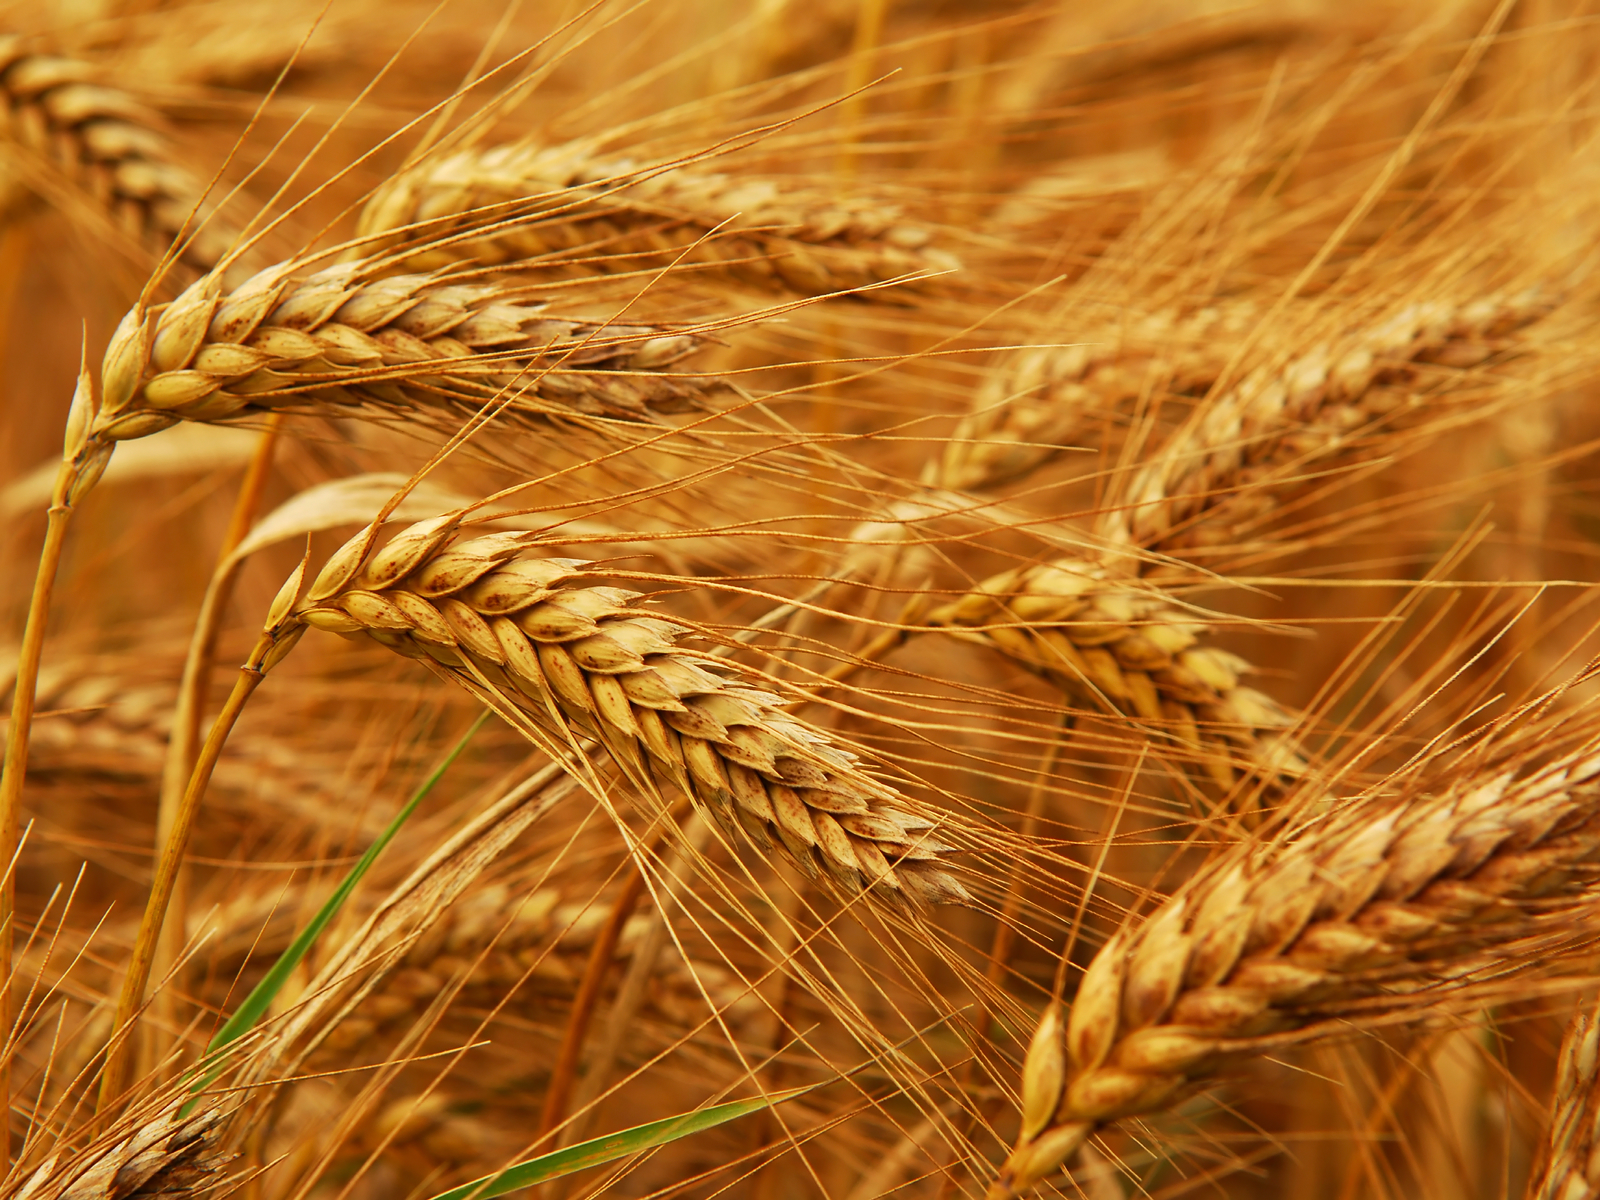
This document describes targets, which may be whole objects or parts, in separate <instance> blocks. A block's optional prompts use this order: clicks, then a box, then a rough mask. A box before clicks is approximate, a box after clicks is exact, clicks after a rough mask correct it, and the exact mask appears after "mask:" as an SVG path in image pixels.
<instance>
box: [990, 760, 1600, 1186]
mask: <svg viewBox="0 0 1600 1200" xmlns="http://www.w3.org/2000/svg"><path fill="white" fill-rule="evenodd" d="M1439 782H1442V783H1443V786H1441V787H1439V788H1438V791H1437V792H1430V791H1428V790H1425V789H1427V787H1428V785H1430V784H1434V785H1435V786H1437V785H1438V783H1439ZM1597 861H1600V743H1596V742H1594V741H1592V740H1591V741H1589V742H1587V743H1586V744H1583V745H1582V746H1580V747H1579V748H1578V749H1577V750H1575V751H1573V752H1570V753H1568V754H1566V755H1564V756H1562V758H1561V759H1560V760H1558V761H1557V762H1555V763H1553V764H1552V765H1550V766H1546V767H1543V768H1540V769H1536V770H1533V771H1530V772H1528V773H1527V774H1525V775H1523V776H1521V777H1520V778H1519V777H1517V776H1516V773H1515V770H1514V769H1505V770H1499V771H1484V770H1481V769H1480V770H1478V771H1476V772H1471V773H1464V774H1463V775H1462V776H1461V777H1459V778H1457V779H1454V780H1446V781H1435V780H1431V779H1427V778H1424V779H1422V780H1421V781H1420V782H1419V783H1414V784H1413V785H1412V786H1410V787H1409V788H1408V789H1407V794H1405V795H1404V796H1403V797H1402V798H1401V799H1399V800H1397V801H1373V802H1368V803H1358V804H1353V805H1351V806H1349V807H1348V808H1347V809H1346V810H1345V811H1343V812H1342V813H1339V814H1337V815H1335V816H1333V817H1331V818H1328V819H1327V820H1325V821H1324V822H1322V823H1321V824H1320V826H1318V827H1314V828H1313V829H1311V830H1310V831H1309V832H1307V833H1305V834H1304V835H1303V836H1301V837H1300V838H1299V839H1298V840H1296V841H1293V842H1288V843H1284V842H1282V841H1279V842H1277V843H1275V844H1274V843H1245V844H1243V845H1241V846H1240V847H1238V848H1237V849H1236V850H1234V851H1232V852H1230V853H1229V854H1227V855H1225V856H1224V857H1222V858H1220V859H1219V860H1218V861H1217V862H1215V863H1214V864H1213V865H1212V866H1211V867H1210V868H1209V869H1207V870H1205V871H1203V872H1201V873H1200V874H1199V875H1197V876H1195V877H1194V878H1193V879H1192V880H1191V881H1190V882H1189V883H1188V884H1187V885H1186V886H1185V887H1183V888H1182V889H1181V890H1180V891H1179V892H1178V893H1176V894H1175V895H1174V896H1173V897H1172V898H1171V899H1169V900H1168V901H1167V902H1166V903H1164V904H1163V905H1161V906H1160V907H1159V908H1158V909H1156V910H1155V911H1154V912H1153V913H1151V914H1150V915H1149V916H1148V917H1147V918H1146V919H1145V920H1143V921H1141V922H1139V923H1138V925H1137V926H1135V927H1130V928H1125V929H1124V930H1122V931H1121V932H1119V933H1118V934H1116V935H1115V936H1114V937H1113V938H1112V940H1111V941H1110V942H1109V943H1108V944H1107V945H1106V946H1105V947H1104V948H1103V949H1102V950H1101V951H1100V953H1099V954H1097V955H1096V956H1095V959H1094V961H1093V962H1092V963H1091V964H1090V966H1089V968H1088V970H1087V971H1086V972H1085V973H1084V976H1083V978H1082V981H1081V982H1080V984H1079V987H1078V994H1077V997H1076V999H1075V1000H1074V1001H1073V1004H1072V1012H1071V1016H1070V1018H1069V1019H1068V1020H1067V1021H1066V1024H1065V1026H1064V1027H1063V1025H1062V1022H1061V1020H1060V1017H1059V1015H1058V1014H1057V1013H1056V1012H1055V1010H1053V1009H1052V1010H1051V1011H1050V1012H1049V1013H1047V1015H1046V1017H1045V1019H1044V1021H1043V1022H1042V1023H1041V1025H1040V1027H1039V1030H1038V1032H1037V1033H1036V1034H1035V1037H1034V1041H1033V1045H1032V1047H1031V1048H1030V1050H1029V1053H1028V1061H1027V1065H1026V1067H1025V1068H1024V1083H1023V1112H1024V1116H1023V1129H1022V1136H1021V1138H1020V1140H1019V1142H1018V1144H1017V1148H1016V1150H1015V1151H1014V1152H1013V1153H1012V1155H1011V1157H1010V1159H1009V1160H1008V1161H1007V1164H1006V1166H1005V1169H1004V1170H1003V1172H1002V1174H1001V1176H1000V1180H999V1182H998V1183H997V1184H996V1186H995V1188H994V1189H993V1191H992V1192H991V1195H992V1196H996V1197H998V1196H1004V1195H1008V1194H1010V1193H1011V1192H1012V1191H1015V1190H1020V1189H1022V1188H1025V1187H1028V1186H1030V1185H1031V1184H1033V1183H1035V1182H1037V1181H1038V1180H1040V1179H1042V1178H1044V1177H1045V1176H1046V1175H1047V1174H1049V1173H1050V1172H1051V1171H1053V1170H1054V1169H1055V1168H1056V1167H1057V1166H1058V1165H1060V1163H1062V1162H1063V1161H1064V1160H1065V1159H1066V1157H1067V1156H1068V1155H1070V1154H1071V1153H1072V1151H1073V1150H1074V1149H1076V1147H1077V1146H1078V1145H1079V1144H1081V1143H1082V1141H1083V1140H1084V1139H1085V1138H1086V1137H1088V1136H1089V1134H1091V1133H1092V1132H1093V1131H1094V1130H1095V1129H1096V1128H1097V1127H1098V1126H1100V1125H1102V1124H1105V1123H1107V1122H1110V1121H1114V1120H1117V1119H1119V1118H1121V1117H1127V1116H1134V1115H1137V1114H1139V1113H1144V1112H1150V1111H1152V1110H1154V1109H1158V1108H1161V1107H1164V1106H1166V1105H1167V1104H1169V1103H1170V1102H1171V1101H1172V1100H1173V1098H1174V1097H1176V1096H1178V1095H1179V1094H1180V1093H1182V1092H1183V1091H1184V1090H1186V1089H1188V1088H1190V1087H1192V1086H1195V1085H1198V1084H1202V1083H1204V1082H1205V1081H1206V1080H1208V1079H1210V1078H1212V1077H1214V1076H1215V1075H1216V1073H1217V1071H1218V1070H1219V1068H1220V1067H1222V1066H1223V1065H1224V1064H1225V1063H1226V1062H1227V1061H1228V1060H1229V1059H1230V1058H1231V1057H1236V1056H1242V1055H1243V1056H1247V1055H1251V1054H1256V1053H1260V1052H1262V1051H1263V1050H1264V1049H1265V1048H1266V1047H1267V1046H1268V1045H1269V1044H1271V1045H1281V1044H1283V1043H1284V1042H1285V1040H1296V1039H1301V1038H1311V1037H1317V1036H1325V1035H1328V1034H1332V1033H1336V1032H1337V1031H1339V1030H1341V1029H1348V1028H1349V1018H1350V1017H1352V1016H1356V1015H1358V1014H1366V1015H1369V1016H1370V1015H1374V1014H1376V1013H1380V1012H1383V1011H1386V1010H1387V1011H1398V1012H1408V1011H1409V1012H1412V1013H1415V1014H1417V1015H1421V1014H1423V1013H1425V1012H1426V1011H1428V1010H1429V1009H1436V1008H1437V1006H1438V1004H1439V1003H1440V1001H1441V999H1442V998H1446V997H1448V995H1449V993H1450V990H1451V988H1452V986H1453V985H1457V986H1459V985H1464V984H1466V983H1468V982H1470V977H1471V976H1472V974H1473V973H1474V972H1476V971H1479V970H1489V971H1493V972H1496V973H1499V972H1503V971H1506V970H1518V969H1520V970H1529V969H1532V968H1533V967H1534V966H1536V965H1538V964H1539V963H1540V962H1541V960H1543V959H1545V958H1547V957H1548V955H1549V954H1550V953H1551V952H1552V951H1553V950H1559V948H1560V946H1561V944H1562V942H1563V940H1568V939H1571V938H1572V937H1574V936H1576V935H1577V934H1578V932H1579V930H1580V928H1581V926H1582V925H1583V923H1584V922H1585V921H1587V920H1589V919H1591V918H1590V916H1589V913H1590V909H1589V907H1588V906H1589V905H1590V904H1591V903H1592V900H1593V894H1592V892H1591V891H1590V890H1589V885H1590V884H1591V883H1592V882H1593V880H1594V878H1595V877H1596V874H1597ZM1519 943H1520V944H1519ZM1513 947H1515V948H1513ZM1267 1035H1279V1036H1278V1037H1276V1038H1274V1039H1273V1040H1272V1042H1270V1043H1268V1042H1266V1041H1264V1040H1263V1039H1265V1038H1266V1037H1267Z"/></svg>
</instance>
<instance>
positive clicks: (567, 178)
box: [360, 141, 960, 296]
mask: <svg viewBox="0 0 1600 1200" xmlns="http://www.w3.org/2000/svg"><path fill="white" fill-rule="evenodd" d="M596 151H597V147H596V146H595V144H594V143H592V142H588V141H575V142H567V143H563V144H560V145H555V146H540V145H530V144H525V143H513V144H509V145H502V146H491V147H488V148H486V149H470V150H462V151H458V152H456V153H454V154H451V155H448V156H445V157H443V158H438V159H436V160H433V161H429V162H426V163H423V164H422V165H420V166H417V167H413V168H411V169H410V170H408V171H405V172H402V173H401V174H399V175H397V176H395V177H394V178H393V179H391V180H389V181H388V182H386V183H385V184H384V185H383V186H382V187H381V188H380V189H379V190H378V192H377V193H376V194H375V195H374V196H373V198H372V200H371V201H369V202H368V204H367V207H366V209H365V211H364V212H363V213H362V216H361V224H360V232H361V234H362V235H364V236H368V237H376V236H379V235H382V234H388V233H393V232H394V231H396V230H406V229H409V228H411V227H414V226H419V225H420V226H426V228H427V229H428V230H429V232H430V235H435V234H438V233H440V232H448V231H450V230H451V229H453V228H455V227H457V226H464V225H465V224H466V222H467V221H468V220H469V219H478V220H481V219H482V218H483V217H484V216H486V215H489V214H491V213H492V214H499V215H501V216H502V222H501V223H500V224H498V225H496V226H495V228H494V229H493V230H492V231H491V232H488V233H486V234H485V235H484V236H483V237H481V238H476V239H465V240H454V239H452V240H450V241H448V242H444V243H442V244H440V245H439V246H437V247H434V248H431V249H427V250H424V251H422V252H419V253H416V254H412V255H409V256H408V257H407V261H408V262H409V263H411V264H412V265H414V266H416V267H424V268H431V267H436V266H442V265H445V264H448V263H451V262H458V261H460V260H462V259H464V258H470V259H472V260H473V261H475V262H481V263H488V264H498V263H504V262H508V261H510V260H513V259H524V258H537V257H540V256H544V255H550V254H555V253H559V252H562V251H568V250H579V249H582V248H585V247H592V248H594V249H595V250H596V252H597V253H599V254H602V255H605V256H610V255H621V257H619V258H615V259H612V260H611V261H614V262H617V263H625V262H627V261H628V260H629V258H630V256H634V255H637V254H639V253H641V252H642V253H646V254H650V255H652V256H660V255H675V254H676V253H677V252H679V251H681V250H682V249H683V248H684V245H685V242H684V236H685V235H688V236H690V237H699V236H701V235H703V234H706V233H709V232H710V231H712V230H718V232H717V234H716V235H715V236H713V237H712V238H710V239H709V240H707V241H706V242H704V243H702V244H701V245H699V246H697V247H696V248H695V249H694V251H693V252H692V253H691V254H690V256H689V259H688V261H690V262H695V263H707V264H721V265H722V267H723V268H724V270H725V272H726V273H728V274H731V275H732V277H733V278H734V279H736V280H738V281H741V282H744V283H750V284H755V285H759V286H764V287H783V288H789V289H792V290H794V291H797V292H800V293H802V294H806V295H821V294H824V293H828V292H837V291H843V290H846V289H850V288H860V287H866V286H869V285H872V284H876V283H882V282H885V281H887V280H891V279H896V278H899V277H901V276H906V275H918V274H926V273H928V272H944V271H951V270H955V269H957V268H958V267H959V266H960V262H959V260H958V259H956V258H955V256H954V255H952V254H950V253H948V252H946V251H943V250H940V249H937V248H935V247H933V246H931V245H930V244H929V243H930V242H931V241H932V240H933V234H932V231H931V230H929V229H927V228H926V227H924V226H922V225H919V224H917V223H915V222H913V221H910V220H908V219H907V218H906V217H905V215H904V211H903V209H902V208H901V206H900V205H898V204H894V203H892V202H889V201H887V200H882V199H878V198H875V197H873V196H870V195H858V196H848V195H840V194H839V192H838V190H837V189H836V188H834V187H827V186H818V185H816V184H812V183H806V182H796V181H790V180H784V179H763V178H752V177H750V176H748V175H734V174H722V173H719V172H713V171H706V170H704V169H702V168H700V167H698V166H679V167H674V166H672V165H670V164H664V163H653V164H638V163H634V162H632V161H630V160H628V159H619V158H609V159H608V158H604V157H599V156H597V152H596ZM452 218H461V219H460V220H459V221H453V220H452ZM674 235H676V236H674ZM388 240H390V241H394V240H395V239H394V238H390V239H388ZM402 253H403V251H402ZM605 264H606V258H604V257H599V258H596V259H594V260H592V265H593V266H596V267H603V266H604V265H605ZM898 290H899V289H896V291H898ZM867 294H869V295H874V296H876V295H880V294H882V295H893V293H878V292H871V293H867Z"/></svg>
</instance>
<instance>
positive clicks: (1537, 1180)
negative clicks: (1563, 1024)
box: [1527, 1005, 1600, 1200]
mask: <svg viewBox="0 0 1600 1200" xmlns="http://www.w3.org/2000/svg"><path fill="white" fill-rule="evenodd" d="M1597 1039H1600V1025H1597V1024H1596V1022H1595V1013H1594V1008H1593V1006H1592V1005H1585V1006H1584V1007H1582V1008H1581V1009H1579V1011H1578V1012H1577V1013H1575V1014H1574V1015H1573V1018H1572V1024H1571V1025H1570V1026H1568V1028H1567V1036H1566V1038H1565V1039H1563V1041H1562V1043H1561V1056H1560V1068H1559V1071H1558V1073H1557V1075H1556V1094H1555V1100H1554V1102H1553V1103H1552V1104H1551V1107H1550V1127H1549V1129H1548V1130H1547V1131H1546V1133H1545V1139H1544V1147H1543V1149H1542V1152H1541V1161H1540V1163H1539V1166H1538V1169H1537V1170H1536V1171H1535V1173H1534V1176H1533V1180H1532V1181H1531V1182H1530V1184H1529V1185H1528V1192H1527V1195H1528V1200H1589V1198H1590V1197H1592V1196H1596V1195H1600V1154H1597V1153H1596V1151H1597V1149H1600V1147H1597V1146H1596V1142H1595V1134H1596V1132H1597V1126H1600V1110H1597V1108H1596V1101H1597V1100H1600V1094H1597V1091H1596V1088H1595V1083H1596V1065H1597V1064H1596V1049H1597Z"/></svg>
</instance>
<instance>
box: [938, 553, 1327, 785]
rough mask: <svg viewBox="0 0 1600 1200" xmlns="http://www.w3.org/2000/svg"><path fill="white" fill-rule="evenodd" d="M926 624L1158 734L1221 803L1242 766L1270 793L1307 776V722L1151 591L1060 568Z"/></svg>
mask: <svg viewBox="0 0 1600 1200" xmlns="http://www.w3.org/2000/svg"><path fill="white" fill-rule="evenodd" d="M927 619H928V623H929V624H931V625H939V626H944V627H945V628H948V629H951V630H963V631H968V632H966V633H965V634H964V636H968V637H971V638H974V639H976V640H979V641H982V642H984V643H986V644H988V645H991V646H993V647H995V648H996V649H997V650H999V651H1000V652H1001V653H1002V654H1005V655H1006V656H1007V657H1009V658H1011V659H1012V660H1014V661H1015V662H1017V663H1019V664H1021V665H1022V666H1024V667H1026V668H1027V669H1028V670H1030V671H1033V672H1034V673H1035V674H1038V675H1040V676H1042V677H1043V678H1045V679H1048V680H1049V681H1050V682H1051V683H1053V684H1055V685H1056V686H1057V687H1059V688H1061V689H1062V691H1064V692H1065V693H1067V694H1068V695H1069V696H1071V697H1073V698H1074V699H1077V700H1079V701H1081V702H1083V703H1086V704H1089V705H1092V706H1095V707H1099V708H1104V709H1110V710H1112V711H1115V712H1120V713H1123V714H1125V715H1127V716H1129V717H1132V718H1134V719H1136V720H1138V721H1141V722H1145V723H1147V725H1148V726H1149V727H1150V728H1152V729H1158V730H1161V731H1163V732H1164V734H1165V735H1166V737H1167V738H1168V739H1169V744H1170V745H1171V747H1172V748H1173V749H1174V750H1175V751H1183V752H1184V753H1185V754H1186V755H1187V756H1188V757H1189V761H1190V762H1192V763H1193V765H1194V766H1195V767H1196V768H1198V769H1199V770H1201V771H1202V772H1203V773H1204V775H1205V776H1206V777H1207V778H1208V779H1209V780H1210V781H1211V782H1212V783H1214V784H1215V785H1216V786H1217V787H1218V788H1220V789H1222V790H1223V791H1224V792H1226V791H1229V790H1231V789H1232V788H1233V787H1234V785H1235V784H1236V783H1238V782H1239V779H1238V775H1237V773H1236V770H1235V767H1236V766H1237V767H1240V768H1243V769H1246V770H1248V771H1250V772H1251V773H1253V774H1256V775H1258V776H1259V777H1260V778H1261V779H1263V780H1266V781H1268V782H1271V783H1274V784H1275V785H1276V784H1286V783H1293V782H1296V781H1300V780H1304V779H1305V778H1306V777H1307V773H1308V771H1309V770H1310V768H1309V766H1308V764H1307V763H1306V761H1305V759H1304V758H1302V757H1301V755H1300V753H1299V751H1298V750H1297V749H1296V748H1295V744H1294V743H1295V730H1296V728H1297V727H1298V726H1300V724H1301V722H1302V718H1301V717H1300V716H1299V715H1297V714H1295V713H1293V712H1290V711H1289V710H1287V709H1285V708H1284V707H1283V706H1281V705H1280V704H1278V703H1277V701H1275V700H1273V699H1272V698H1271V697H1270V696H1267V695H1265V694H1263V693H1262V692H1259V691H1257V690H1256V689H1255V688H1252V687H1248V686H1246V685H1244V684H1242V683H1240V678H1241V677H1242V676H1244V675H1245V674H1247V673H1248V672H1249V671H1250V670H1251V667H1250V664H1249V663H1247V662H1246V661H1245V660H1244V659H1242V658H1240V657H1239V656H1238V655H1236V654H1230V653H1229V652H1228V651H1226V650H1221V649H1218V648H1217V647H1214V646H1207V645H1205V644H1204V642H1203V640H1202V639H1203V638H1204V635H1205V632H1206V626H1205V623H1204V621H1202V620H1200V619H1198V618H1197V617H1196V616H1195V615H1194V614H1192V613H1186V612H1184V611H1183V610H1182V609H1181V608H1179V607H1178V606H1177V605H1176V604H1174V603H1173V602H1172V601H1170V600H1168V599H1166V598H1165V597H1163V595H1162V594H1161V591H1160V589H1159V588H1158V587H1157V586H1156V585H1154V584H1153V583H1149V582H1141V581H1138V580H1133V579H1128V578H1125V577H1122V576H1119V575H1118V574H1117V573H1116V572H1114V571H1112V570H1110V569H1109V568H1107V567H1105V566H1103V565H1101V564H1099V563H1096V562H1093V561H1073V560H1070V559H1062V560H1059V561H1057V562H1053V563H1046V564H1041V565H1039V566H1034V567H1025V568H1022V569H1020V570H1013V571H1006V572H1003V573H1002V574H1000V575H996V576H994V577H992V578H990V579H987V580H985V581H984V582H983V583H982V584H980V585H979V586H978V587H977V588H976V589H974V590H973V591H972V592H971V593H970V594H968V595H966V596H964V597H962V598H961V599H959V600H957V601H955V602H953V603H951V604H947V605H945V606H943V607H941V608H939V609H937V610H935V611H934V612H933V613H931V614H930V615H929V616H928V618H927Z"/></svg>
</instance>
